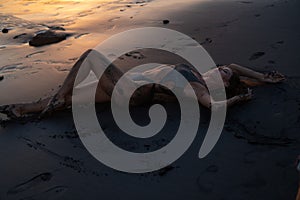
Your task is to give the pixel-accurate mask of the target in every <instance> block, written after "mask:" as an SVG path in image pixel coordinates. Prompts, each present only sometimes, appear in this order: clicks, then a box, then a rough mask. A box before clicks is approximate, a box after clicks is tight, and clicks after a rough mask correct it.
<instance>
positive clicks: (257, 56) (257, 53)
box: [249, 51, 266, 60]
mask: <svg viewBox="0 0 300 200" xmlns="http://www.w3.org/2000/svg"><path fill="white" fill-rule="evenodd" d="M265 54H266V53H265V52H262V51H258V52H256V53H254V54H252V56H251V57H250V58H249V60H256V59H258V58H260V57H262V56H264V55H265Z"/></svg>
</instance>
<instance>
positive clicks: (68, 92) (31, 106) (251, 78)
mask: <svg viewBox="0 0 300 200" xmlns="http://www.w3.org/2000/svg"><path fill="white" fill-rule="evenodd" d="M91 52H93V53H94V52H95V51H93V50H89V51H87V52H85V53H84V54H83V55H82V56H81V57H80V59H79V60H78V61H77V62H76V63H75V65H74V66H73V68H72V69H71V71H70V73H69V74H68V76H67V78H66V79H65V81H64V83H63V85H62V86H61V87H60V89H59V90H58V92H57V93H56V94H55V95H54V96H53V97H51V98H47V99H43V100H39V101H37V102H33V103H25V104H12V105H4V106H0V112H1V113H4V114H7V115H8V117H10V118H20V117H25V116H26V115H27V114H31V113H40V114H41V115H45V114H48V113H51V112H53V111H56V110H62V109H65V108H67V107H69V106H70V105H71V99H72V90H73V86H74V82H75V78H76V75H77V72H78V70H79V68H80V66H81V64H82V63H83V61H84V59H85V58H86V57H87V55H88V54H89V53H91ZM165 66H166V65H163V66H161V67H159V70H157V69H156V70H149V71H146V72H143V73H140V74H134V76H133V77H135V78H134V80H133V81H141V79H143V75H144V74H145V73H147V74H148V75H149V74H150V75H152V76H153V77H155V76H158V75H159V76H160V77H161V76H163V81H165V82H167V81H171V78H172V71H173V70H171V71H170V70H166V69H167V68H166V67H165ZM169 67H170V66H169ZM171 67H172V68H174V69H176V70H177V71H178V72H179V73H181V74H182V75H183V76H184V77H185V78H186V79H187V81H188V82H189V83H190V85H191V86H192V88H193V89H194V91H195V93H196V96H197V99H198V101H199V103H200V104H201V105H203V106H205V107H207V108H210V107H211V104H212V103H217V102H211V98H210V95H209V91H208V89H207V87H206V84H205V82H210V85H211V86H214V87H215V88H213V89H218V87H220V84H217V83H216V84H215V83H214V81H215V80H214V78H213V77H214V75H215V73H220V74H221V77H222V80H223V82H224V86H225V89H226V94H227V100H226V103H227V105H228V106H231V105H234V104H236V103H238V102H243V101H247V100H250V99H251V98H252V91H251V90H250V89H249V88H247V86H255V85H261V84H264V83H278V82H281V81H283V80H285V77H284V76H283V75H282V74H280V73H278V72H270V73H260V72H256V71H253V70H251V69H248V68H246V67H242V66H239V65H237V64H229V65H226V66H220V67H218V68H214V69H212V70H210V71H208V72H206V73H204V74H203V75H201V74H200V73H199V72H198V71H197V70H196V69H195V68H193V67H190V66H189V65H186V64H178V65H174V66H171ZM168 69H169V68H168ZM86 73H87V74H86V76H88V74H89V71H88V72H86ZM122 76H123V72H121V70H119V69H118V68H117V67H116V66H114V65H113V64H111V65H110V67H109V70H106V71H105V72H104V74H103V76H102V77H101V79H100V81H99V84H98V87H97V92H96V95H95V101H96V103H104V102H109V101H110V99H111V95H112V91H113V89H114V86H115V84H116V82H117V81H118V80H119V78H120V77H122ZM128 81H131V80H128ZM182 87H184V86H182ZM245 89H246V90H245ZM187 93H188V92H187ZM157 94H163V95H165V97H166V98H163V101H164V100H166V101H167V100H168V98H167V96H171V95H170V91H169V90H167V89H166V88H165V87H162V86H160V85H158V84H153V83H152V84H148V85H146V86H144V87H141V88H140V89H138V90H137V91H136V92H135V93H134V95H133V96H132V99H131V101H130V103H131V104H132V105H141V104H143V103H146V102H149V100H153V97H154V96H155V95H157Z"/></svg>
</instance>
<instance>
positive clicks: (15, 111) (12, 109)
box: [0, 98, 50, 118]
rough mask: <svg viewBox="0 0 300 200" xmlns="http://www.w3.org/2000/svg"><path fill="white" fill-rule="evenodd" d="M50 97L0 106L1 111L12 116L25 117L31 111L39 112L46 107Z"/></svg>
mask: <svg viewBox="0 0 300 200" xmlns="http://www.w3.org/2000/svg"><path fill="white" fill-rule="evenodd" d="M49 100H50V98H46V99H41V100H39V101H36V102H33V103H21V104H11V105H3V106H0V113H4V114H6V115H7V116H8V117H10V118H19V117H23V116H25V115H26V114H29V113H39V112H41V111H42V110H43V109H45V108H46V106H47V104H48V102H49Z"/></svg>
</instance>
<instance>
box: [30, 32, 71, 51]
mask: <svg viewBox="0 0 300 200" xmlns="http://www.w3.org/2000/svg"><path fill="white" fill-rule="evenodd" d="M68 36H70V34H67V33H57V32H54V31H51V30H48V31H45V32H41V33H38V34H37V35H36V36H34V37H33V38H32V39H31V40H30V41H29V45H30V46H34V47H39V46H43V45H48V44H53V43H58V42H61V41H63V40H65V39H66V38H67V37H68Z"/></svg>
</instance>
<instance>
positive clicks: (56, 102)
mask: <svg viewBox="0 0 300 200" xmlns="http://www.w3.org/2000/svg"><path fill="white" fill-rule="evenodd" d="M65 106H66V101H65V98H62V97H59V95H58V94H56V95H54V96H53V97H52V98H51V99H50V101H49V103H48V104H47V106H46V108H45V109H44V110H43V111H42V112H41V114H40V116H39V118H43V117H44V116H46V115H49V114H51V113H52V112H53V111H55V110H59V109H61V108H64V107H65Z"/></svg>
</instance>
